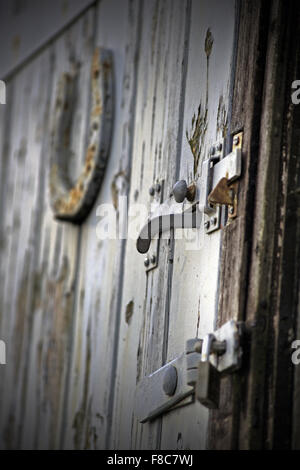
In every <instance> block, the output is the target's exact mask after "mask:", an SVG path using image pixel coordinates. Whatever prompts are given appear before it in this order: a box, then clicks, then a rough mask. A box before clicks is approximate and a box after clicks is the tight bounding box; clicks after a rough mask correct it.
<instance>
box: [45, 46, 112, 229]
mask: <svg viewBox="0 0 300 470" xmlns="http://www.w3.org/2000/svg"><path fill="white" fill-rule="evenodd" d="M112 65H113V64H112V54H111V52H110V51H109V50H106V49H103V48H97V49H96V50H95V52H94V55H93V61H92V70H91V87H92V96H91V112H90V122H89V129H88V132H89V138H88V140H89V142H88V146H87V150H86V154H85V163H84V167H83V169H82V171H81V173H80V175H79V177H78V178H77V180H76V181H75V183H74V182H72V181H71V179H70V177H69V174H68V158H69V152H70V150H69V148H68V142H66V140H67V139H66V135H68V133H69V131H70V126H71V121H72V106H71V105H70V103H72V101H73V98H74V96H75V94H74V93H75V91H74V90H75V83H76V77H74V76H73V75H71V74H66V73H65V74H63V75H62V77H61V80H60V81H59V83H58V91H57V95H56V101H55V111H54V114H53V117H54V123H53V128H52V133H51V156H50V178H49V180H50V181H49V183H50V184H49V192H50V204H51V207H52V210H53V213H54V217H55V219H58V220H63V221H69V222H72V223H74V224H81V223H82V222H83V221H84V219H85V218H86V217H87V216H88V214H89V213H90V211H91V209H92V207H93V204H94V202H95V200H96V198H97V195H98V192H99V189H100V187H101V184H102V180H103V177H104V172H105V168H106V164H107V160H108V157H109V152H110V142H111V135H112V125H113V105H114V103H113V66H112Z"/></svg>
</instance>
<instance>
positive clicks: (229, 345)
mask: <svg viewBox="0 0 300 470" xmlns="http://www.w3.org/2000/svg"><path fill="white" fill-rule="evenodd" d="M241 325H242V324H241V323H238V322H235V321H233V320H231V321H229V322H227V323H225V324H224V325H223V326H221V328H219V329H217V330H216V331H214V332H213V333H211V334H210V335H209V337H210V345H209V354H208V357H205V358H204V357H203V355H204V351H203V341H207V337H205V338H204V339H200V338H193V339H190V340H188V341H187V343H186V349H185V351H184V352H183V353H182V354H181V355H180V356H178V357H177V358H176V359H174V360H173V361H171V362H169V363H167V364H166V365H164V366H163V367H161V368H160V369H158V370H156V371H155V372H153V373H152V374H150V375H149V376H147V377H145V378H144V379H142V380H141V382H140V383H139V384H138V386H137V390H136V397H135V398H136V399H135V414H136V416H137V417H138V419H139V421H140V422H141V423H144V422H146V421H150V420H152V419H154V418H155V417H157V416H159V415H161V414H163V413H165V412H167V411H170V410H171V409H174V408H175V407H178V406H182V405H186V398H187V397H190V402H193V400H194V394H195V385H196V383H197V380H198V366H199V363H200V362H201V360H202V361H203V360H204V359H205V360H206V361H209V362H210V363H211V365H212V366H213V367H214V368H215V369H216V370H217V371H218V372H219V373H220V374H222V375H224V374H228V373H232V372H234V371H236V370H238V369H239V368H240V366H241V360H242V345H241V339H242V332H243V329H242V327H241ZM206 351H207V348H206Z"/></svg>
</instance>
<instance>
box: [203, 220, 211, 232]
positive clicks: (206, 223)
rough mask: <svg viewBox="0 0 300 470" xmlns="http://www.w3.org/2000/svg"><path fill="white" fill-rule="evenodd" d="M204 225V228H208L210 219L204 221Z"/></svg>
mask: <svg viewBox="0 0 300 470" xmlns="http://www.w3.org/2000/svg"><path fill="white" fill-rule="evenodd" d="M204 227H205V228H206V230H208V229H209V227H210V221H209V220H208V221H207V222H205V224H204Z"/></svg>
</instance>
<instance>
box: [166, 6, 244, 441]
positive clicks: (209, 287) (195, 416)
mask: <svg viewBox="0 0 300 470" xmlns="http://www.w3.org/2000/svg"><path fill="white" fill-rule="evenodd" d="M234 28H235V2H234V1H226V2H222V3H221V4H220V2H218V1H215V2H214V1H213V2H212V1H209V2H206V1H201V2H199V1H194V2H192V8H191V25H190V38H189V48H188V58H187V59H186V60H187V61H188V71H187V80H186V86H185V109H184V121H183V142H182V149H181V160H180V175H178V179H186V180H187V181H189V182H191V181H194V180H197V178H198V176H199V174H200V172H201V164H202V161H203V160H204V159H205V158H207V157H208V151H209V148H210V146H211V145H212V144H213V143H215V142H216V140H218V139H220V138H222V137H225V136H226V133H227V126H228V120H229V119H230V116H229V106H230V98H231V97H230V79H231V68H232V66H233V63H232V60H233V59H234V57H233V39H234ZM209 40H210V41H211V47H210V48H208V41H209ZM193 116H194V119H193ZM193 120H194V125H193ZM195 121H197V123H198V124H196V123H195ZM197 133H198V134H199V140H198V141H196V140H195V139H194V136H196V135H197ZM191 147H192V149H193V152H192V151H191ZM178 235H179V234H178ZM192 235H193V236H194V239H195V240H196V237H197V236H198V237H199V236H200V237H201V241H200V243H199V244H198V245H197V243H196V241H195V242H194V243H193V241H190V242H189V241H188V236H189V237H191V236H192ZM221 236H222V231H221V230H220V231H217V232H215V233H213V234H211V235H204V233H203V232H202V233H199V230H198V233H197V231H194V233H193V234H192V230H189V231H186V233H185V237H183V239H182V240H176V241H175V250H174V262H173V276H172V299H171V305H170V312H169V332H168V356H167V359H168V360H172V359H174V358H175V357H176V356H178V355H179V354H181V353H182V352H183V351H184V350H185V343H186V341H187V340H188V339H189V338H194V337H197V336H198V337H203V335H204V334H206V333H209V332H211V331H213V330H214V327H215V323H216V313H217V294H218V272H219V258H220V243H221ZM191 240H193V238H191ZM207 423H208V410H207V409H206V408H204V407H203V406H202V405H201V404H200V403H198V402H195V403H192V404H189V405H188V406H185V407H183V408H180V409H177V410H175V411H172V412H170V413H169V414H167V415H166V416H165V417H164V418H163V427H162V444H161V445H162V448H165V449H176V448H181V449H199V448H200V449H201V448H202V449H204V448H205V447H206V440H207Z"/></svg>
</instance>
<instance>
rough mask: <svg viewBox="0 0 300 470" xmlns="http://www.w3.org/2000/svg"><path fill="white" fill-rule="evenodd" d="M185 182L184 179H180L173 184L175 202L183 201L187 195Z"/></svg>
mask: <svg viewBox="0 0 300 470" xmlns="http://www.w3.org/2000/svg"><path fill="white" fill-rule="evenodd" d="M187 191H188V188H187V184H186V181H184V180H180V181H177V183H175V184H174V186H173V194H174V198H175V201H176V202H179V203H180V202H183V201H184V199H185V198H186V195H187Z"/></svg>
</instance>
